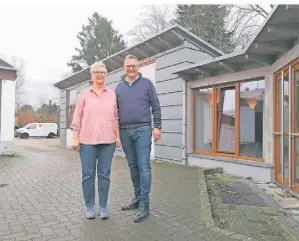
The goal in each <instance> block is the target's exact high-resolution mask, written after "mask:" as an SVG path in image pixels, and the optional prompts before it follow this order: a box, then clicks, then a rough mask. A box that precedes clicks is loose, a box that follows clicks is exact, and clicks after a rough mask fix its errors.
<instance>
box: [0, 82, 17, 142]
mask: <svg viewBox="0 0 299 241" xmlns="http://www.w3.org/2000/svg"><path fill="white" fill-rule="evenodd" d="M15 86H16V82H15V81H10V80H2V93H1V95H0V96H1V134H0V140H1V141H13V140H14V125H15Z"/></svg>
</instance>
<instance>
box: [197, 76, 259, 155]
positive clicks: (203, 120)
mask: <svg viewBox="0 0 299 241" xmlns="http://www.w3.org/2000/svg"><path fill="white" fill-rule="evenodd" d="M264 92H265V81H264V80H263V79H262V80H250V81H246V82H240V83H235V84H232V85H228V86H215V87H209V88H202V89H195V90H194V92H193V93H194V119H193V125H194V126H193V135H194V136H193V149H194V152H195V153H203V154H206V153H207V154H210V155H217V156H225V157H234V158H238V159H248V160H256V161H262V158H263V110H264Z"/></svg>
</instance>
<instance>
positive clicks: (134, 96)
mask: <svg viewBox="0 0 299 241" xmlns="http://www.w3.org/2000/svg"><path fill="white" fill-rule="evenodd" d="M125 78H126V77H125V76H123V77H122V81H121V82H120V83H119V84H118V85H117V87H116V89H115V93H116V96H117V105H118V116H119V124H120V128H135V127H141V126H146V125H151V124H152V115H151V110H150V108H151V109H152V114H153V116H154V127H155V128H159V129H160V128H161V107H160V102H159V99H158V96H157V93H156V89H155V87H154V85H153V83H152V82H151V81H150V80H149V79H147V78H144V77H142V74H140V73H139V76H138V78H137V79H136V80H135V81H134V82H133V83H132V85H129V83H128V82H127V81H126V79H125Z"/></svg>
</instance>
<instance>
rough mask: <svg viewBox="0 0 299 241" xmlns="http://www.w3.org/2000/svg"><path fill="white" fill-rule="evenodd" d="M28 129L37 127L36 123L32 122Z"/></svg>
mask: <svg viewBox="0 0 299 241" xmlns="http://www.w3.org/2000/svg"><path fill="white" fill-rule="evenodd" d="M27 129H36V124H30V125H28V126H27Z"/></svg>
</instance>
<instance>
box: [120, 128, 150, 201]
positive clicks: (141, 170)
mask: <svg viewBox="0 0 299 241" xmlns="http://www.w3.org/2000/svg"><path fill="white" fill-rule="evenodd" d="M120 138H121V144H122V148H123V150H124V152H125V154H126V159H127V162H128V166H129V168H130V172H131V180H132V183H133V187H134V193H135V197H136V198H138V199H139V202H140V204H149V194H150V190H151V181H152V172H151V165H150V153H151V144H152V128H151V126H143V127H137V128H131V129H129V128H128V129H121V130H120Z"/></svg>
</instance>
